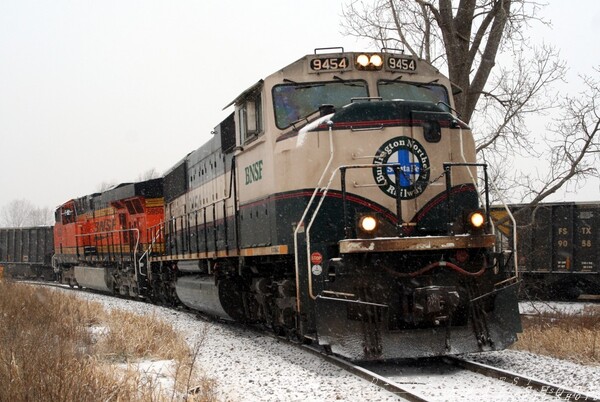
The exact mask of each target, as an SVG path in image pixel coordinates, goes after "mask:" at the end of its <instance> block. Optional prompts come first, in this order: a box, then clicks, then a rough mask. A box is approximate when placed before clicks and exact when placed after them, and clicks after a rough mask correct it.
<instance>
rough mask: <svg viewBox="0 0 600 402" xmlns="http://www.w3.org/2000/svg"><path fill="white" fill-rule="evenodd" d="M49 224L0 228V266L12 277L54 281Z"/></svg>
mask: <svg viewBox="0 0 600 402" xmlns="http://www.w3.org/2000/svg"><path fill="white" fill-rule="evenodd" d="M52 233H53V232H52V226H32V227H22V228H0V267H2V269H1V270H2V275H3V276H4V277H7V278H12V279H44V280H54V279H55V278H56V272H55V271H54V269H53V267H52V255H53V254H54V243H53V235H52Z"/></svg>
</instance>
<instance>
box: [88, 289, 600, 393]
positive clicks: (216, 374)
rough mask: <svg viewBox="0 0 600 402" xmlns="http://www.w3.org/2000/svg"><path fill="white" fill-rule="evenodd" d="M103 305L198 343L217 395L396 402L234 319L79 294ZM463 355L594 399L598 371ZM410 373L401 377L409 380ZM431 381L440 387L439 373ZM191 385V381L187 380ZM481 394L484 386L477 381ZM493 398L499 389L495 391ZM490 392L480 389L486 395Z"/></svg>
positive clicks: (513, 357)
mask: <svg viewBox="0 0 600 402" xmlns="http://www.w3.org/2000/svg"><path fill="white" fill-rule="evenodd" d="M77 294H78V295H80V296H81V297H83V298H86V299H89V300H93V301H98V302H101V303H102V304H104V305H105V307H106V308H108V309H112V308H119V309H123V310H129V311H132V312H135V313H138V314H148V315H154V316H156V317H157V318H160V319H163V320H164V321H166V322H169V323H170V324H171V325H172V326H173V327H174V329H175V330H177V331H179V332H180V333H182V334H184V336H185V338H186V340H187V342H188V344H189V345H190V346H191V347H192V348H194V347H195V346H196V345H198V344H200V349H199V355H198V358H197V363H196V364H197V367H200V368H201V370H203V371H204V373H205V374H206V375H207V376H208V377H209V378H213V379H215V380H216V381H217V384H218V391H217V392H218V394H217V396H218V398H219V399H220V400H223V401H396V400H400V399H399V398H398V397H397V396H396V395H394V394H392V393H390V392H388V391H385V390H382V389H381V388H379V387H377V386H375V385H373V384H370V383H369V382H368V381H365V380H362V379H359V378H357V377H355V376H353V375H351V374H348V373H346V372H345V371H343V370H342V369H340V368H338V367H337V366H334V365H332V364H330V363H327V362H325V361H322V360H320V359H319V358H317V357H315V356H314V355H312V354H310V353H309V352H306V351H303V350H300V349H298V348H295V347H293V346H291V345H288V344H286V343H284V342H282V341H280V340H277V339H274V338H271V337H269V336H265V335H262V334H258V333H256V332H254V331H251V330H246V329H243V328H240V327H238V326H235V325H229V324H226V323H219V322H206V321H204V320H200V319H198V318H197V317H196V316H195V315H194V314H192V313H189V312H185V311H176V310H171V309H167V308H162V307H157V306H154V305H151V304H148V303H142V302H136V301H131V300H123V299H117V298H113V297H109V296H103V295H98V294H93V293H86V292H78V293H77ZM469 358H471V359H473V360H476V361H479V362H482V363H485V364H489V365H493V366H497V367H500V368H503V369H505V370H509V371H513V372H517V373H522V374H523V375H526V376H530V377H535V378H539V379H542V380H545V381H548V382H551V383H555V384H557V385H562V386H565V387H570V388H574V389H575V390H579V391H583V392H585V393H587V394H592V395H594V396H595V397H597V398H600V369H599V368H598V367H591V366H583V365H579V364H575V363H570V362H565V361H561V360H557V359H552V358H548V357H543V356H537V355H533V354H530V353H524V352H518V351H502V352H491V353H484V354H473V355H469ZM408 380H410V379H407V381H408ZM431 381H434V382H435V381H439V382H438V383H432V384H431V386H432V387H436V386H437V387H440V386H444V385H442V384H443V381H444V379H443V377H441V378H439V379H437V380H436V379H431ZM193 385H194V384H192V386H193ZM482 392H485V388H484V387H482ZM496 396H497V395H496ZM489 397H492V395H488V396H487V397H486V396H485V395H481V394H480V395H478V397H477V399H476V400H489V399H490V398H489ZM446 400H448V401H455V400H461V401H465V400H466V401H468V400H470V398H469V396H468V395H463V394H461V392H460V389H452V390H450V389H449V390H448V394H447V399H446Z"/></svg>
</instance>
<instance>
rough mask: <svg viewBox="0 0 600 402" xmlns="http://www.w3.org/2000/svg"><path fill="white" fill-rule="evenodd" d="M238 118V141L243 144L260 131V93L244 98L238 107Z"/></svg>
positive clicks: (261, 127)
mask: <svg viewBox="0 0 600 402" xmlns="http://www.w3.org/2000/svg"><path fill="white" fill-rule="evenodd" d="M238 120H239V125H240V143H242V144H243V143H245V142H247V141H248V140H251V139H253V138H254V137H257V136H258V135H259V134H261V133H262V131H263V124H262V99H261V96H260V93H258V94H255V95H253V96H250V97H248V98H246V100H245V101H244V103H243V104H242V105H241V107H240V108H239V109H238Z"/></svg>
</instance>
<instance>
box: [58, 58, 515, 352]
mask: <svg viewBox="0 0 600 402" xmlns="http://www.w3.org/2000/svg"><path fill="white" fill-rule="evenodd" d="M459 90H460V89H459V88H457V87H455V86H454V85H452V83H451V82H450V81H449V80H448V79H447V78H446V77H445V76H444V75H442V74H441V73H440V72H439V71H438V70H437V69H435V68H434V67H432V66H431V65H429V64H428V63H426V62H425V61H423V60H420V59H418V58H415V57H412V56H409V55H406V54H404V53H403V52H399V51H392V50H388V49H384V50H382V51H381V52H372V53H356V52H346V51H344V49H342V48H327V49H317V50H315V52H314V54H310V55H307V56H304V57H302V58H300V59H299V60H297V61H295V62H293V63H292V64H290V65H287V66H285V67H283V68H282V69H281V70H279V71H277V72H275V73H273V74H271V75H269V76H267V77H266V78H264V79H261V80H259V81H258V82H257V83H256V84H254V85H252V86H251V87H250V88H248V89H246V90H245V91H243V92H242V93H241V94H240V95H239V96H238V97H236V98H235V99H234V100H233V101H232V102H231V103H230V104H229V105H227V107H231V106H233V107H234V110H233V112H232V113H231V114H230V115H229V116H228V117H227V118H226V119H225V120H223V121H222V122H221V123H220V124H219V125H218V126H216V127H215V129H214V131H213V132H212V138H211V139H210V140H209V141H208V142H206V143H205V144H204V145H202V146H201V147H200V148H198V149H196V150H194V151H193V152H191V153H189V154H188V155H186V156H185V157H184V158H182V159H181V160H180V161H179V162H177V163H176V164H175V165H174V166H173V167H172V168H171V169H169V170H168V171H167V172H166V173H165V174H164V176H163V177H161V178H159V179H154V180H151V181H146V182H141V183H128V184H122V185H120V186H118V187H116V188H114V189H111V190H109V191H106V192H104V193H99V194H92V195H88V196H85V197H81V198H78V199H74V200H71V201H69V202H67V203H65V204H63V205H62V206H60V207H59V208H58V209H57V211H56V225H55V230H54V234H55V238H54V245H55V249H56V254H55V256H54V264H55V266H56V267H57V268H58V269H59V271H60V272H61V274H62V281H63V282H66V283H69V284H71V285H72V286H83V287H89V288H93V289H98V290H103V291H108V292H112V293H116V294H120V295H126V296H133V297H144V298H147V299H149V300H152V301H155V302H160V303H165V304H177V303H183V304H184V305H186V306H188V307H189V308H192V309H195V310H199V311H202V312H205V313H207V314H210V315H213V316H217V317H221V318H224V319H231V320H238V321H242V322H250V323H260V324H262V325H264V326H266V327H268V328H270V329H272V330H273V331H275V332H277V333H279V334H283V335H286V336H288V337H293V338H296V339H298V340H300V341H305V342H315V343H317V344H319V345H321V346H323V347H324V348H326V349H327V350H329V351H331V352H333V353H337V354H339V355H342V356H345V357H347V358H350V359H355V360H377V359H389V358H407V357H411V358H412V357H424V356H439V355H446V354H458V353H464V352H475V351H484V350H498V349H503V348H505V347H507V346H508V345H510V344H511V343H513V342H514V341H515V340H516V334H517V333H518V332H520V330H521V326H520V319H519V312H518V305H517V290H518V283H519V280H518V277H517V275H516V267H515V265H514V263H513V261H512V259H510V258H508V257H509V255H510V250H503V249H500V248H499V246H498V244H496V236H495V234H494V227H493V225H492V221H491V219H490V212H489V201H488V200H489V197H488V186H487V173H486V166H485V165H483V164H479V163H477V162H476V157H475V145H474V140H473V136H472V133H471V130H470V128H469V127H468V126H467V125H466V124H465V123H463V122H462V121H461V120H460V119H459V117H458V116H457V115H456V113H455V111H454V109H453V105H454V99H453V94H454V93H455V92H456V91H459Z"/></svg>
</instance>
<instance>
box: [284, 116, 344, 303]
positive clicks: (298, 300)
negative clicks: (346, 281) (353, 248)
mask: <svg viewBox="0 0 600 402" xmlns="http://www.w3.org/2000/svg"><path fill="white" fill-rule="evenodd" d="M327 125H328V126H329V160H328V161H327V165H326V166H325V169H323V172H322V173H321V177H319V181H318V182H317V185H316V186H315V191H313V193H312V196H311V197H310V200H309V201H308V204H307V205H306V208H305V209H304V212H303V213H302V217H301V218H300V220H299V221H298V223H297V224H296V229H295V230H294V267H295V271H296V295H297V297H296V311H297V313H298V314H300V311H301V304H300V297H299V295H300V266H299V261H298V233H300V228H301V227H302V226H304V219H305V218H306V215H308V211H309V209H310V207H311V206H312V203H313V202H314V199H315V197H316V196H317V192H318V191H319V186H320V185H321V182H322V181H323V179H324V178H325V174H326V173H327V170H329V167H330V166H331V162H332V161H333V155H334V149H335V148H334V147H333V122H332V121H331V120H329V121H328V122H327ZM336 171H337V170H336ZM330 184H331V181H330ZM330 184H329V185H330ZM329 185H328V186H329ZM307 235H308V233H307ZM306 243H307V245H308V244H310V242H309V239H308V236H307V239H306ZM308 269H309V271H310V264H309V268H308ZM309 280H311V278H310V275H309ZM310 287H311V289H312V283H311V284H310ZM311 297H312V294H311Z"/></svg>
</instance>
